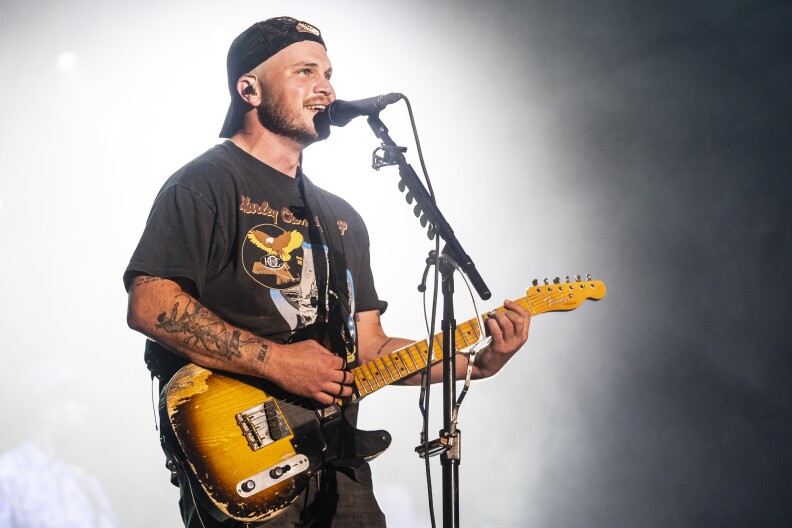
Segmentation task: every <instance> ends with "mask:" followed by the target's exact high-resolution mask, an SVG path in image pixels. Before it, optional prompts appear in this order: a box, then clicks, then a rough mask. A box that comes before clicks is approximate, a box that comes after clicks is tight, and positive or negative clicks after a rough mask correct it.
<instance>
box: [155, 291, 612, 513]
mask: <svg viewBox="0 0 792 528" xmlns="http://www.w3.org/2000/svg"><path fill="white" fill-rule="evenodd" d="M587 279H588V280H585V281H583V280H580V277H576V280H575V281H570V280H569V278H567V282H561V281H559V280H558V279H555V280H554V282H553V284H548V283H547V280H545V281H544V282H545V284H541V285H540V284H538V282H537V281H534V282H533V284H534V286H533V287H531V288H529V289H528V290H527V291H526V296H525V297H523V298H521V299H519V300H517V301H515V302H517V303H519V304H520V305H522V306H523V307H525V308H527V309H528V311H529V312H530V313H531V314H532V315H538V314H541V313H545V312H556V311H568V310H572V309H574V308H577V307H578V306H580V304H582V303H583V302H584V301H585V300H587V299H591V300H599V299H602V298H603V297H604V296H605V284H603V283H602V282H601V281H593V280H591V278H590V277H588V276H587ZM496 310H498V311H504V310H505V308H503V307H502V306H501V307H499V308H497V309H496ZM490 313H491V312H490ZM483 317H484V318H486V317H487V316H486V315H485V316H483ZM481 337H483V336H482V332H481V329H480V328H479V323H478V319H477V318H475V319H471V320H470V321H467V322H465V323H462V324H459V325H458V326H457V329H456V333H455V336H454V339H455V349H456V350H462V349H465V348H467V347H470V346H471V345H473V344H475V343H476V342H477V341H479V339H480V338H481ZM298 340H299V339H298ZM442 354H443V343H442V334H438V335H436V336H434V338H433V343H432V355H431V356H430V355H429V345H428V344H427V342H426V341H421V342H416V343H413V344H411V345H408V346H406V347H404V348H401V349H399V350H396V351H394V352H391V353H390V354H387V355H385V356H383V357H380V358H377V359H375V360H374V361H370V362H368V363H365V364H363V365H360V366H358V367H355V368H353V369H351V372H352V373H353V374H354V376H355V380H354V388H353V396H352V397H351V398H350V399H349V401H348V402H345V403H343V404H336V405H331V406H327V407H322V408H318V407H316V404H315V403H312V402H311V401H310V400H308V399H305V398H299V397H296V396H294V395H291V394H289V393H286V392H285V391H283V390H281V389H279V388H278V387H276V386H275V385H274V384H271V383H268V382H266V381H265V380H262V379H259V378H253V377H246V376H237V375H231V374H226V373H220V372H215V371H211V370H208V369H205V368H202V367H199V366H198V365H195V364H192V363H191V364H188V365H186V366H185V367H183V368H182V369H181V370H179V371H178V372H177V373H176V374H175V375H174V377H173V379H172V380H171V381H170V383H169V385H168V389H167V396H166V404H167V411H168V418H169V420H170V423H171V425H172V427H173V431H174V433H175V435H176V438H177V439H178V441H179V444H180V445H181V448H182V450H183V452H184V455H185V458H186V461H187V463H188V464H189V468H186V469H188V470H189V472H190V473H191V474H190V479H191V482H192V483H194V484H195V483H197V484H199V485H200V488H199V489H202V491H203V492H204V494H205V496H206V497H208V499H209V500H210V501H211V503H212V504H213V505H214V506H216V507H217V508H219V509H220V511H222V512H223V513H224V514H225V515H227V516H228V517H230V518H233V519H236V520H238V521H243V522H255V521H263V520H265V519H268V518H272V517H275V516H277V515H278V514H279V513H280V512H281V511H282V510H283V509H284V508H286V507H287V506H288V505H289V504H290V503H291V502H293V501H294V500H295V499H296V498H297V496H299V495H300V493H301V492H302V491H303V490H304V489H305V487H306V486H307V485H308V481H309V480H310V478H311V476H312V475H313V474H314V473H315V472H316V471H317V470H318V469H320V468H321V467H322V466H323V465H325V464H333V465H337V466H351V467H356V466H359V465H360V464H362V463H363V462H365V461H368V460H371V459H372V458H374V457H376V456H377V455H379V454H380V453H382V452H383V451H385V450H386V449H387V448H388V446H389V445H390V441H391V438H390V435H389V434H388V433H387V431H361V430H359V429H356V428H355V427H353V426H352V425H350V424H349V422H347V421H346V419H345V418H344V415H343V411H344V408H346V407H348V405H349V404H354V403H356V402H357V401H359V400H360V399H361V398H363V397H365V396H368V395H369V394H371V393H372V392H375V391H377V390H379V389H381V388H383V387H385V386H388V385H390V384H392V383H394V382H397V381H399V380H401V379H403V378H405V377H407V376H409V375H411V374H414V373H416V372H418V371H419V370H421V369H423V368H424V367H426V364H427V361H429V362H431V363H432V364H434V363H437V362H439V361H441V360H442ZM196 487H197V486H193V488H196Z"/></svg>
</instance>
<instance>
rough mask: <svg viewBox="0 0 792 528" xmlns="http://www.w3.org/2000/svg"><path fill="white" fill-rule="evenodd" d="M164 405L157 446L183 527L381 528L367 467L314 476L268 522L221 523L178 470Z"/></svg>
mask: <svg viewBox="0 0 792 528" xmlns="http://www.w3.org/2000/svg"><path fill="white" fill-rule="evenodd" d="M163 396H164V392H163ZM164 404H165V402H164V397H163V398H161V399H160V409H159V410H160V417H161V419H160V424H161V426H160V434H161V437H162V447H163V451H165V456H166V458H167V464H166V465H167V467H168V469H170V470H171V482H172V483H173V484H174V485H176V486H179V490H180V495H181V496H180V499H179V508H180V510H181V515H182V520H183V521H184V526H185V527H186V528H242V527H246V526H250V527H251V528H252V527H255V528H258V527H262V528H265V527H266V528H298V527H299V528H303V527H304V528H308V527H311V528H331V527H332V528H385V526H386V525H385V515H384V514H383V513H382V510H381V509H380V507H379V504H377V499H376V498H375V497H374V491H373V488H372V485H371V478H370V475H371V472H370V469H369V467H368V465H367V464H366V465H364V466H363V467H361V468H358V469H357V470H354V471H353V470H351V469H348V468H337V469H336V468H332V467H328V468H326V469H323V470H321V471H319V472H318V473H317V474H316V475H315V476H314V477H313V478H311V480H310V482H309V485H308V486H307V487H306V488H305V490H304V491H303V492H302V493H301V494H300V496H299V497H297V499H296V500H295V501H294V502H293V503H292V504H291V505H289V506H288V507H287V508H286V509H285V510H284V511H283V512H282V513H280V515H278V516H277V517H275V518H274V519H270V520H268V521H264V522H262V523H253V524H250V525H247V524H245V523H241V522H238V521H234V520H230V519H227V520H221V519H222V514H220V513H219V511H218V510H217V509H216V508H213V507H211V505H209V504H207V499H206V498H205V497H204V496H203V493H202V490H199V489H194V486H195V484H194V480H190V479H188V477H187V475H186V473H185V470H184V469H183V467H187V466H186V464H184V463H182V462H180V460H182V458H183V457H182V455H181V449H180V448H179V445H178V440H176V437H175V435H174V433H173V429H172V428H171V427H170V422H169V421H168V419H167V411H166V410H165V405H164ZM210 512H214V514H213V513H210ZM214 515H217V516H218V517H215V516H214Z"/></svg>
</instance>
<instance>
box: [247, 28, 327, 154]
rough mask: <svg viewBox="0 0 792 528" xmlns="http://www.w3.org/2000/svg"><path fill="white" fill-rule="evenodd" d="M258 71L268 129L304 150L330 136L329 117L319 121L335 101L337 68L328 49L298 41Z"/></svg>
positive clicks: (262, 118)
mask: <svg viewBox="0 0 792 528" xmlns="http://www.w3.org/2000/svg"><path fill="white" fill-rule="evenodd" d="M257 70H258V71H259V79H260V81H261V86H262V91H263V93H262V98H263V101H262V104H261V105H259V106H258V108H257V114H258V119H259V121H260V122H261V125H262V126H263V127H264V128H266V129H268V130H270V131H271V132H274V133H276V134H279V135H281V136H284V137H287V138H289V139H293V140H294V141H296V142H297V143H299V144H300V145H301V146H302V147H305V146H307V145H310V144H311V143H313V142H315V141H320V140H322V139H325V138H327V136H329V135H330V125H329V122H328V120H327V119H325V118H324V117H325V116H324V115H321V117H322V118H321V119H320V118H317V116H319V115H320V114H322V113H323V112H324V111H325V110H326V109H327V107H328V106H329V105H330V103H332V102H333V101H334V100H335V92H334V91H333V86H332V85H331V84H330V76H331V75H332V73H333V69H332V66H331V65H330V59H329V58H328V57H327V53H326V52H325V49H324V46H322V45H321V44H319V43H318V42H312V41H302V42H297V43H295V44H292V45H291V46H288V47H286V48H284V49H283V50H281V51H280V52H278V53H277V54H276V55H275V56H273V57H272V58H270V59H269V60H268V61H266V62H265V63H264V64H262V65H261V66H260V67H259V68H257Z"/></svg>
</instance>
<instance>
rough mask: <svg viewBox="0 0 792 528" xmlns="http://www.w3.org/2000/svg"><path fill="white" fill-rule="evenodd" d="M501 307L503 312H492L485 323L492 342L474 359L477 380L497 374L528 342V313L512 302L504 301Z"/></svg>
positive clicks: (529, 320)
mask: <svg viewBox="0 0 792 528" xmlns="http://www.w3.org/2000/svg"><path fill="white" fill-rule="evenodd" d="M503 307H504V308H506V310H505V311H503V312H494V313H493V314H491V315H490V317H489V318H488V319H487V321H486V323H485V324H486V325H487V330H488V331H489V335H490V336H491V337H492V342H491V343H490V344H489V346H487V347H486V348H485V349H484V350H482V351H481V352H479V355H478V357H477V358H476V362H475V370H476V371H477V372H476V374H477V375H476V377H477V378H487V377H489V376H492V375H493V374H495V373H496V372H498V371H499V370H500V369H501V367H503V365H505V364H506V362H507V361H509V359H511V357H512V356H513V355H514V354H515V353H516V352H517V351H518V350H519V349H520V348H521V347H522V346H523V345H524V344H525V342H526V341H527V340H528V328H529V327H530V326H531V314H530V312H528V310H526V309H525V308H523V307H522V306H520V305H519V304H517V303H515V302H512V301H505V302H504V303H503Z"/></svg>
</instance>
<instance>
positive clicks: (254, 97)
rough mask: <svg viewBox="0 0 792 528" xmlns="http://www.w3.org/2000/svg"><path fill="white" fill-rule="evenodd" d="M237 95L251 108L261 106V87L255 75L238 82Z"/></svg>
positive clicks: (240, 79) (243, 77) (249, 75)
mask: <svg viewBox="0 0 792 528" xmlns="http://www.w3.org/2000/svg"><path fill="white" fill-rule="evenodd" d="M237 93H239V96H240V97H241V98H242V99H244V100H245V101H247V103H248V104H249V105H250V106H258V105H259V104H261V85H260V83H259V82H258V78H256V76H255V75H253V74H246V75H243V76H242V77H240V78H239V80H238V81H237Z"/></svg>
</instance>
